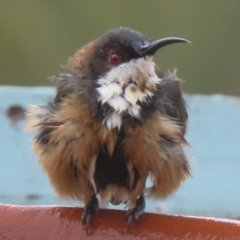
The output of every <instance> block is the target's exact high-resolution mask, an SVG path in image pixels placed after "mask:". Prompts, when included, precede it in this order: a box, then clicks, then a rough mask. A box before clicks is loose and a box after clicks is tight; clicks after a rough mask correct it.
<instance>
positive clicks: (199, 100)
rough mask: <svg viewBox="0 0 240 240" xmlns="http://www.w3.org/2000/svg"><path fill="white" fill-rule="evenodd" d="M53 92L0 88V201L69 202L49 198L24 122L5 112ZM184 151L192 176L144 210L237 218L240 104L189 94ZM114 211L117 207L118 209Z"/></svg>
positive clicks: (38, 101) (235, 100)
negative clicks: (189, 145) (11, 120)
mask: <svg viewBox="0 0 240 240" xmlns="http://www.w3.org/2000/svg"><path fill="white" fill-rule="evenodd" d="M53 94H54V89H53V88H49V87H39V88H33V87H29V88H27V87H0V124H1V127H0V146H1V151H0V166H1V167H0V202H2V203H16V204H29V205H32V204H54V205H55V204H64V205H65V204H66V205H67V204H71V205H76V204H78V203H76V202H72V203H69V202H65V201H62V200H59V199H57V197H55V195H54V193H53V191H52V189H51V187H50V186H49V183H48V181H47V178H46V176H45V175H44V174H43V173H42V171H41V168H40V166H39V165H38V163H37V159H36V157H35V156H34V154H33V153H32V152H31V137H32V134H30V133H26V132H25V131H24V124H25V122H24V121H21V122H18V123H17V124H16V125H14V126H12V125H11V124H10V122H9V119H8V118H7V117H6V115H5V110H6V109H7V108H8V107H9V106H11V105H12V104H19V105H21V106H22V107H24V108H27V107H28V105H29V104H44V103H45V102H46V101H48V100H49V99H50V98H51V97H52V96H53ZM185 99H186V101H187V104H188V106H189V109H190V111H189V115H190V120H189V131H188V134H187V140H188V141H189V143H190V144H191V148H189V149H186V150H187V152H188V155H189V156H190V157H191V158H192V160H191V165H192V168H193V178H191V179H189V180H187V181H186V182H185V183H184V184H183V185H182V187H181V188H180V189H179V191H177V192H176V193H175V194H174V195H173V196H172V197H170V198H169V199H167V200H166V201H163V202H153V201H148V203H147V211H150V212H167V213H175V214H186V215H201V216H214V217H229V218H239V217H240V207H239V206H240V205H239V203H240V146H239V143H240V140H239V138H240V137H239V136H240V100H239V99H238V98H236V97H226V96H220V95H213V96H198V95H194V96H189V95H186V96H185ZM110 207H111V208H116V207H115V206H110ZM118 208H123V206H120V207H118Z"/></svg>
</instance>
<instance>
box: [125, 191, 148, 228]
mask: <svg viewBox="0 0 240 240" xmlns="http://www.w3.org/2000/svg"><path fill="white" fill-rule="evenodd" d="M144 209H145V198H144V196H143V195H141V196H140V197H139V198H138V200H137V202H136V205H135V207H134V208H132V209H130V210H128V211H127V224H128V230H129V232H131V231H130V229H129V226H130V224H131V223H132V222H133V220H138V219H139V217H140V216H141V215H142V214H143V213H144Z"/></svg>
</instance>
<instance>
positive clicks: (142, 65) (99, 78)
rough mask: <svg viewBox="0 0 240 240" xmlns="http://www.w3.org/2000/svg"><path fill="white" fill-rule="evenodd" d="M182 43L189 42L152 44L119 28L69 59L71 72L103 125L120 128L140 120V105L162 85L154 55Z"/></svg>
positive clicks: (161, 40)
mask: <svg viewBox="0 0 240 240" xmlns="http://www.w3.org/2000/svg"><path fill="white" fill-rule="evenodd" d="M180 42H188V40H186V39H183V38H176V37H170V38H163V39H159V40H157V41H153V42H152V41H150V40H149V39H148V38H147V37H145V36H144V35H142V34H141V33H140V32H137V31H135V30H132V29H130V28H124V27H120V28H117V29H112V30H110V31H108V32H106V33H105V34H104V35H103V36H101V37H99V38H97V39H96V40H94V41H91V42H90V43H89V44H87V45H85V46H84V47H83V48H81V49H80V50H78V51H77V52H76V53H75V54H74V56H73V57H71V58H70V59H69V63H68V70H69V71H71V72H73V73H75V74H76V75H77V76H78V79H79V80H78V81H79V84H81V88H85V93H86V94H87V96H86V97H85V98H86V99H87V102H88V104H89V105H94V104H95V105H94V106H96V103H97V106H98V107H97V108H98V112H99V111H100V112H101V113H102V114H100V115H102V116H101V117H102V119H103V123H104V124H106V125H107V127H108V128H109V129H113V128H115V127H118V128H120V127H121V124H122V118H123V117H124V116H130V117H131V118H135V119H138V120H141V116H142V113H141V111H142V109H141V103H144V102H147V101H149V99H151V97H152V96H154V92H155V91H156V86H157V85H158V84H159V83H160V82H161V78H160V77H159V76H158V75H157V73H156V67H155V63H154V61H153V55H154V54H155V53H156V52H157V50H159V49H160V48H162V47H164V46H166V45H169V44H172V43H180ZM81 92H82V90H81ZM93 102H94V103H93ZM93 108H94V109H95V110H94V111H95V112H96V107H91V109H93Z"/></svg>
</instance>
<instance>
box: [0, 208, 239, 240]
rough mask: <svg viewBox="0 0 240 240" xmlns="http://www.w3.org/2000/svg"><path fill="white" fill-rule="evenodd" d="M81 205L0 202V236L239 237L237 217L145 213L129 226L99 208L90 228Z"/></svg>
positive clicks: (121, 214) (226, 239)
mask: <svg viewBox="0 0 240 240" xmlns="http://www.w3.org/2000/svg"><path fill="white" fill-rule="evenodd" d="M81 214H82V209H81V208H69V207H43V206H42V207H24V206H11V205H0V215H1V216H4V218H0V238H1V239H14V240H17V239H25V240H32V239H35V240H40V239H44V240H53V239H58V240H66V239H99V240H100V239H139V240H140V239H162V240H165V239H174V240H184V239H185V240H187V239H189V240H200V239H204V240H210V239H211V240H213V239H214V240H218V239H219V240H220V239H224V240H234V239H236V240H237V239H239V237H240V221H233V220H232V221H225V220H216V219H210V218H194V217H183V216H170V215H158V214H149V213H148V214H145V215H143V216H142V217H141V218H140V220H139V221H138V222H137V223H133V224H132V225H131V226H130V232H129V230H128V228H127V226H126V223H125V221H124V218H125V213H124V212H123V211H118V210H102V211H101V212H100V213H99V215H98V216H96V217H95V218H94V219H93V221H92V223H91V226H90V228H89V231H88V234H87V233H86V228H85V227H84V226H82V224H81V221H80V217H79V216H81Z"/></svg>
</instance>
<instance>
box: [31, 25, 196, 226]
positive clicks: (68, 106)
mask: <svg viewBox="0 0 240 240" xmlns="http://www.w3.org/2000/svg"><path fill="white" fill-rule="evenodd" d="M174 43H189V41H188V40H186V39H184V38H178V37H167V38H161V39H158V40H156V41H151V40H150V39H149V38H148V37H146V36H145V35H143V34H142V33H140V32H138V31H136V30H133V29H131V28H128V27H118V28H113V29H110V30H108V31H107V32H105V33H104V34H103V35H102V36H100V37H98V38H96V39H95V40H92V41H90V42H89V43H88V44H86V45H84V46H83V47H82V48H80V49H79V50H77V52H76V53H74V55H73V56H72V57H70V58H69V59H68V62H67V64H66V66H65V69H64V71H63V73H60V74H59V75H57V76H55V77H54V82H55V84H56V94H55V96H54V98H53V99H52V100H50V101H49V102H47V103H45V105H41V106H36V105H31V106H30V107H29V110H28V112H27V114H26V118H27V129H28V130H30V131H35V136H34V139H33V151H34V152H35V154H36V155H37V157H38V160H39V163H40V165H41V166H42V168H43V170H44V172H45V173H46V174H47V176H48V178H49V181H50V184H51V185H52V186H53V188H54V190H55V192H56V193H57V194H58V195H59V196H60V197H63V198H66V199H75V200H78V201H80V202H82V203H84V211H83V214H82V223H83V224H84V225H86V226H87V227H88V226H89V224H90V222H91V219H92V218H93V216H94V215H95V213H97V212H98V211H99V206H100V205H101V206H108V204H109V203H111V204H114V205H119V204H125V206H126V208H127V210H126V221H127V223H128V224H131V223H132V222H133V221H135V220H138V219H139V217H140V216H141V215H142V214H143V213H144V210H145V206H146V203H145V199H146V198H151V199H154V200H159V199H165V198H167V197H168V196H170V195H171V194H173V193H174V192H175V191H176V190H177V189H178V188H179V187H180V185H181V183H182V182H183V181H185V180H186V179H187V178H188V177H190V176H191V166H190V162H189V159H188V157H187V155H186V153H185V150H184V147H185V146H189V144H188V142H187V140H186V139H185V133H186V130H187V122H188V112H187V105H186V102H185V100H184V98H183V94H182V90H181V82H182V81H181V80H180V79H178V77H177V75H176V71H172V72H167V73H164V72H163V71H162V70H161V69H160V68H159V67H158V66H157V65H156V63H155V62H154V55H155V53H156V52H157V51H158V50H159V49H161V48H162V47H164V46H167V45H170V44H174ZM148 178H149V179H150V180H151V186H149V187H147V186H146V181H147V179H148Z"/></svg>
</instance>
